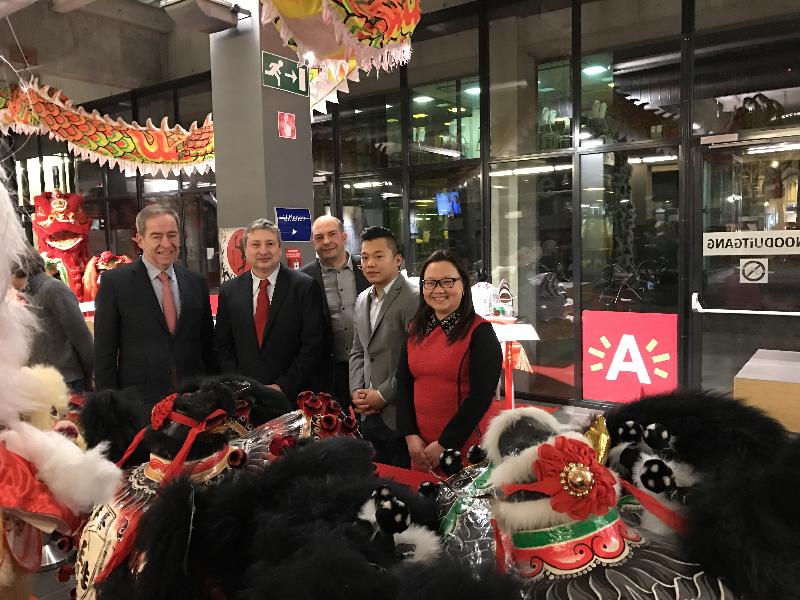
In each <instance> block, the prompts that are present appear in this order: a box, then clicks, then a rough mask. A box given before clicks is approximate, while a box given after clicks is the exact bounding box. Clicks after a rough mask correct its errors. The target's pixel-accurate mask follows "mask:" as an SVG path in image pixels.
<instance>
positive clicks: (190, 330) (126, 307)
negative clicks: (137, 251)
mask: <svg viewBox="0 0 800 600" xmlns="http://www.w3.org/2000/svg"><path fill="white" fill-rule="evenodd" d="M174 266H175V278H176V279H177V283H178V291H179V293H180V316H179V318H178V323H177V327H176V329H175V333H174V334H173V335H171V334H170V333H169V329H167V323H166V321H165V320H164V313H163V312H162V311H161V307H160V306H159V304H158V298H157V297H156V294H155V291H153V285H152V283H151V281H150V279H149V278H148V276H147V268H146V267H145V265H144V263H143V262H142V260H141V259H139V260H137V261H134V262H133V263H131V264H129V265H122V266H120V267H117V268H116V269H112V270H110V271H107V272H105V273H104V274H103V281H102V283H101V285H100V290H99V291H98V294H97V298H96V299H95V317H94V374H95V384H96V387H97V389H99V390H100V389H109V388H110V389H115V388H124V387H129V386H137V387H140V388H144V389H147V390H149V391H153V392H158V393H160V394H166V393H169V392H170V391H171V390H172V389H173V383H172V370H173V369H174V370H175V373H176V375H177V381H180V380H181V379H183V378H184V377H196V376H199V375H204V374H208V373H215V372H217V370H218V365H217V359H216V355H215V354H214V322H213V320H212V318H211V305H210V302H209V298H208V285H207V284H206V280H205V279H204V278H203V277H202V276H201V275H199V274H197V273H194V272H192V271H189V270H188V269H186V268H184V267H182V266H181V265H178V264H175V265H174Z"/></svg>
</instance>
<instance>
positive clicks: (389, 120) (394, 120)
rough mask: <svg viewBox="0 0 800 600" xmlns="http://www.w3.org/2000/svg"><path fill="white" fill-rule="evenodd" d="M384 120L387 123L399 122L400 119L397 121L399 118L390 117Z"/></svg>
mask: <svg viewBox="0 0 800 600" xmlns="http://www.w3.org/2000/svg"><path fill="white" fill-rule="evenodd" d="M386 122H387V123H399V122H400V121H399V119H394V118H392V119H386Z"/></svg>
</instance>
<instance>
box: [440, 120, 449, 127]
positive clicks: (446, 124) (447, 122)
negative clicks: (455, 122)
mask: <svg viewBox="0 0 800 600" xmlns="http://www.w3.org/2000/svg"><path fill="white" fill-rule="evenodd" d="M450 123H451V121H445V122H444V123H442V125H444V126H445V127H450Z"/></svg>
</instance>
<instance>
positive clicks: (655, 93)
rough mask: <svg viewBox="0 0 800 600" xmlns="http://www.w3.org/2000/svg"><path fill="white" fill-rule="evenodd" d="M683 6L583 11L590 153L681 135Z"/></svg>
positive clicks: (673, 1) (672, 1)
mask: <svg viewBox="0 0 800 600" xmlns="http://www.w3.org/2000/svg"><path fill="white" fill-rule="evenodd" d="M680 11H681V2H680V0H662V1H660V2H640V1H639V0H599V1H597V2H588V3H585V4H583V5H582V13H581V29H582V30H581V44H582V46H581V48H582V52H583V57H582V59H581V133H580V138H581V139H580V143H581V145H582V146H593V145H599V144H611V143H616V142H632V141H638V140H651V139H660V138H677V137H679V135H680V127H679V121H678V116H679V108H680V16H681V12H680Z"/></svg>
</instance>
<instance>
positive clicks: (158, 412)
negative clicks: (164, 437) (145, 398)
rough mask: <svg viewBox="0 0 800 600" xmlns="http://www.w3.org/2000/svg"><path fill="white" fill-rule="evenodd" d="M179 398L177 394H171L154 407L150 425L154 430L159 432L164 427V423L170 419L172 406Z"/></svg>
mask: <svg viewBox="0 0 800 600" xmlns="http://www.w3.org/2000/svg"><path fill="white" fill-rule="evenodd" d="M177 397H178V395H177V394H171V395H169V396H167V397H166V398H164V399H163V400H162V401H161V402H159V403H158V404H156V405H155V406H154V407H153V410H152V411H151V413H150V423H151V424H152V425H153V429H155V430H159V429H161V428H162V427H163V426H164V421H166V420H167V419H169V415H170V413H172V405H173V404H175V398H177Z"/></svg>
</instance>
